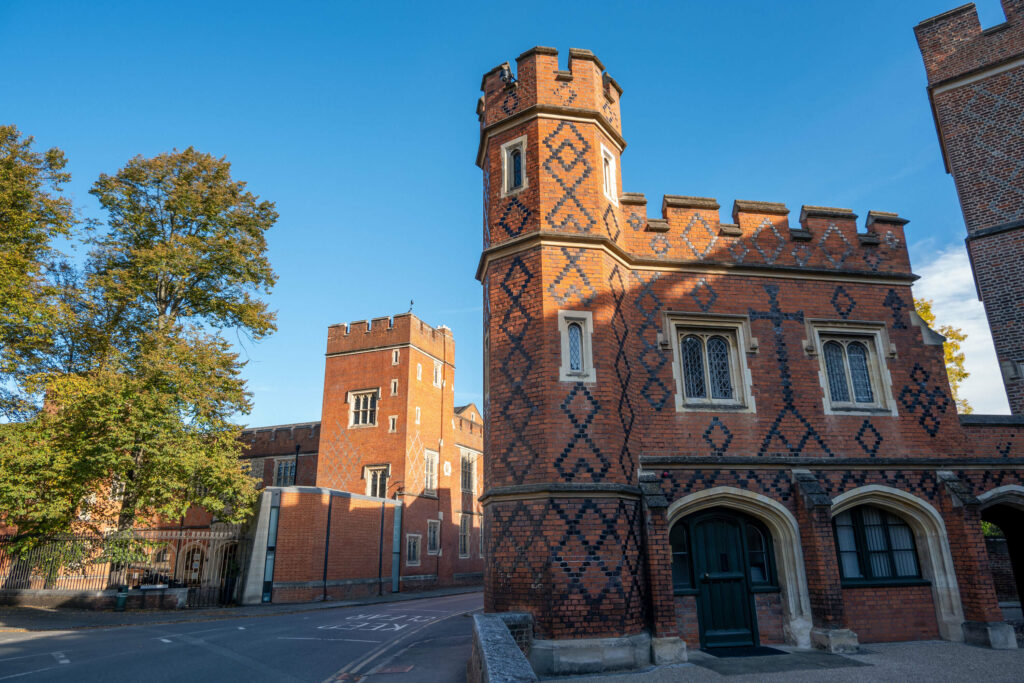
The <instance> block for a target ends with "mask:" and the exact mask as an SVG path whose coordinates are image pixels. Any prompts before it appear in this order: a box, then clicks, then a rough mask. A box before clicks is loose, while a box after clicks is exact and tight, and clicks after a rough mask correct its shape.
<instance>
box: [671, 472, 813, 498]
mask: <svg viewBox="0 0 1024 683" xmlns="http://www.w3.org/2000/svg"><path fill="white" fill-rule="evenodd" d="M665 475H667V476H665ZM662 481H663V482H667V485H666V486H663V488H665V489H667V490H666V494H667V496H668V499H669V500H670V501H675V500H679V499H680V498H682V497H683V496H688V495H690V494H691V493H695V492H697V491H702V490H704V489H711V488H715V487H716V486H731V487H734V488H739V489H744V490H747V491H753V492H755V493H760V494H762V495H765V496H768V497H770V498H774V499H775V500H778V501H781V502H782V503H783V504H788V503H789V502H790V500H791V498H792V486H793V485H792V482H791V480H790V474H789V471H788V470H718V469H716V470H703V469H698V470H665V472H664V474H663V475H662Z"/></svg>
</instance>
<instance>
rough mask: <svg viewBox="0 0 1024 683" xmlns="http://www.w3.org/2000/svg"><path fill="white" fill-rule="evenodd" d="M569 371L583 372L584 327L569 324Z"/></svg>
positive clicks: (577, 324)
mask: <svg viewBox="0 0 1024 683" xmlns="http://www.w3.org/2000/svg"><path fill="white" fill-rule="evenodd" d="M569 370H570V371H571V372H582V371H583V326H582V325H580V324H579V323H569Z"/></svg>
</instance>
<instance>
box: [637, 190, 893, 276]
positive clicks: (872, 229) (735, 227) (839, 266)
mask: <svg viewBox="0 0 1024 683" xmlns="http://www.w3.org/2000/svg"><path fill="white" fill-rule="evenodd" d="M620 203H621V206H622V209H623V218H624V223H625V225H626V226H627V229H626V230H625V231H624V233H625V237H624V238H623V239H622V240H620V241H621V246H622V248H623V249H624V250H625V251H627V252H628V253H629V254H630V255H631V256H633V257H635V258H637V259H643V260H647V259H656V260H663V261H676V262H678V261H683V262H697V263H707V264H722V265H731V266H774V267H785V268H807V269H816V270H837V271H862V272H865V273H867V272H870V273H895V274H909V273H910V260H909V256H908V254H907V246H906V238H905V236H904V233H903V226H904V225H906V223H907V222H908V221H907V220H906V219H904V218H900V217H899V216H898V215H896V214H894V213H889V212H884V211H869V212H868V216H867V220H866V221H865V230H864V231H863V232H862V231H861V230H860V229H859V228H858V225H857V215H856V214H855V213H853V212H852V211H851V210H850V209H840V208H833V207H824V206H810V205H805V206H803V207H801V210H800V216H799V219H798V221H797V222H796V223H795V224H793V223H791V222H790V220H789V209H788V208H787V207H786V206H785V205H784V204H781V203H777V202H760V201H747V200H736V201H735V202H734V203H733V208H732V215H731V218H732V221H731V222H723V221H722V220H721V217H720V213H719V210H720V207H719V204H718V202H717V201H716V200H715V199H712V198H709V197H690V196H681V195H665V197H664V198H663V199H662V204H661V216H659V217H651V216H648V215H647V200H646V198H645V197H644V195H642V194H639V193H624V194H623V195H622V197H621V198H620Z"/></svg>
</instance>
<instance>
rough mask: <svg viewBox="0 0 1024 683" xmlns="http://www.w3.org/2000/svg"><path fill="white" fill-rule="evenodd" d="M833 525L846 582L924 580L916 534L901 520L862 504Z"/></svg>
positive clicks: (833, 522) (839, 515)
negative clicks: (918, 559)
mask: <svg viewBox="0 0 1024 683" xmlns="http://www.w3.org/2000/svg"><path fill="white" fill-rule="evenodd" d="M832 524H833V526H834V528H835V536H836V550H837V552H838V553H839V569H840V574H841V576H842V579H843V581H844V583H848V584H856V583H891V582H901V581H908V580H909V581H915V580H919V579H920V578H921V569H920V567H919V566H918V562H917V546H916V545H915V543H914V534H913V531H912V530H911V529H910V526H909V525H908V524H907V523H906V522H905V521H903V520H902V519H901V518H900V517H898V516H896V515H894V514H892V513H891V512H887V511H885V510H881V509H879V508H876V507H872V506H870V505H862V506H861V507H856V508H853V509H852V510H847V511H845V512H841V513H840V514H838V515H836V517H835V519H834V520H833V521H832Z"/></svg>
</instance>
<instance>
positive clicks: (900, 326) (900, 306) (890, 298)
mask: <svg viewBox="0 0 1024 683" xmlns="http://www.w3.org/2000/svg"><path fill="white" fill-rule="evenodd" d="M882 303H883V304H885V305H886V306H888V307H889V310H890V311H892V327H893V329H894V330H905V329H907V323H906V316H905V315H903V311H904V310H905V309H906V308H907V303H906V302H905V301H903V299H901V298H900V295H899V294H897V293H896V290H895V289H890V290H889V293H888V294H886V295H885V300H884V301H882Z"/></svg>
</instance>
